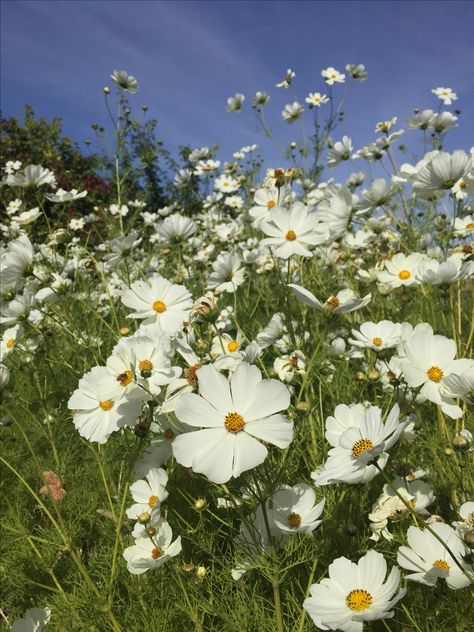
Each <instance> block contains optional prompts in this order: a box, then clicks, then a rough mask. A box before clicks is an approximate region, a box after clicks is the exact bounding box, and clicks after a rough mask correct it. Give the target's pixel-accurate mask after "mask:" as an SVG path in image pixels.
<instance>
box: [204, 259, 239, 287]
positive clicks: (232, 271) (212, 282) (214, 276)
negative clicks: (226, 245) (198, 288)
mask: <svg viewBox="0 0 474 632" xmlns="http://www.w3.org/2000/svg"><path fill="white" fill-rule="evenodd" d="M241 265H242V260H241V259H240V257H239V255H238V254H236V253H232V252H221V253H220V254H219V255H218V257H217V259H216V260H215V261H214V263H213V264H212V272H211V274H210V275H209V278H208V280H207V288H208V289H209V290H214V291H217V292H231V293H232V292H235V290H236V289H237V288H238V287H239V285H242V283H243V282H244V281H245V270H244V268H242V267H241Z"/></svg>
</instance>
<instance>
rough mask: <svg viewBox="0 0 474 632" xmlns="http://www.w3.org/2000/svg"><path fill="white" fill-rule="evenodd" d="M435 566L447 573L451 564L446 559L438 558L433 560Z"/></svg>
mask: <svg viewBox="0 0 474 632" xmlns="http://www.w3.org/2000/svg"><path fill="white" fill-rule="evenodd" d="M433 568H439V569H440V570H442V571H445V572H446V573H447V572H448V571H449V564H448V563H447V562H446V561H445V560H436V561H435V562H433Z"/></svg>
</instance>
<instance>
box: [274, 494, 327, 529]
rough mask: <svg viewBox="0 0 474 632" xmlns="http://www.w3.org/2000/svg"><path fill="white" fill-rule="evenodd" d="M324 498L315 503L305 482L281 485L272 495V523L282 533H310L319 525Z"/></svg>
mask: <svg viewBox="0 0 474 632" xmlns="http://www.w3.org/2000/svg"><path fill="white" fill-rule="evenodd" d="M325 502H326V499H325V498H323V499H322V500H321V501H320V502H319V503H317V504H316V494H315V493H314V490H313V488H312V487H310V486H309V485H306V483H298V484H297V485H294V486H293V487H290V486H289V485H282V486H281V487H280V488H279V489H277V490H276V492H275V493H274V495H273V498H272V503H273V504H272V507H273V514H272V515H273V523H274V524H275V526H276V527H277V528H278V529H279V530H280V531H283V532H284V533H289V534H295V533H311V532H312V531H314V530H315V529H316V527H317V526H319V525H320V524H321V522H322V520H318V518H319V517H320V515H321V514H322V512H323V509H324V504H325Z"/></svg>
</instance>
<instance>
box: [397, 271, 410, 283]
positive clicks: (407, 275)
mask: <svg viewBox="0 0 474 632" xmlns="http://www.w3.org/2000/svg"><path fill="white" fill-rule="evenodd" d="M410 277H411V272H410V270H400V272H399V273H398V278H399V279H401V280H402V281H407V280H408V279H409V278H410Z"/></svg>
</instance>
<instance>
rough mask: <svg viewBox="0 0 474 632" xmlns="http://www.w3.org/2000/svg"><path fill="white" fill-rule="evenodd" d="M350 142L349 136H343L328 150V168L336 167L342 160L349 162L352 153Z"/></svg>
mask: <svg viewBox="0 0 474 632" xmlns="http://www.w3.org/2000/svg"><path fill="white" fill-rule="evenodd" d="M352 149H353V147H352V140H351V139H350V137H349V136H343V137H342V141H337V143H334V145H332V146H331V147H330V148H329V151H328V167H329V168H332V167H335V166H336V165H338V164H339V163H340V162H341V161H342V160H349V158H350V157H351V151H352Z"/></svg>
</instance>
